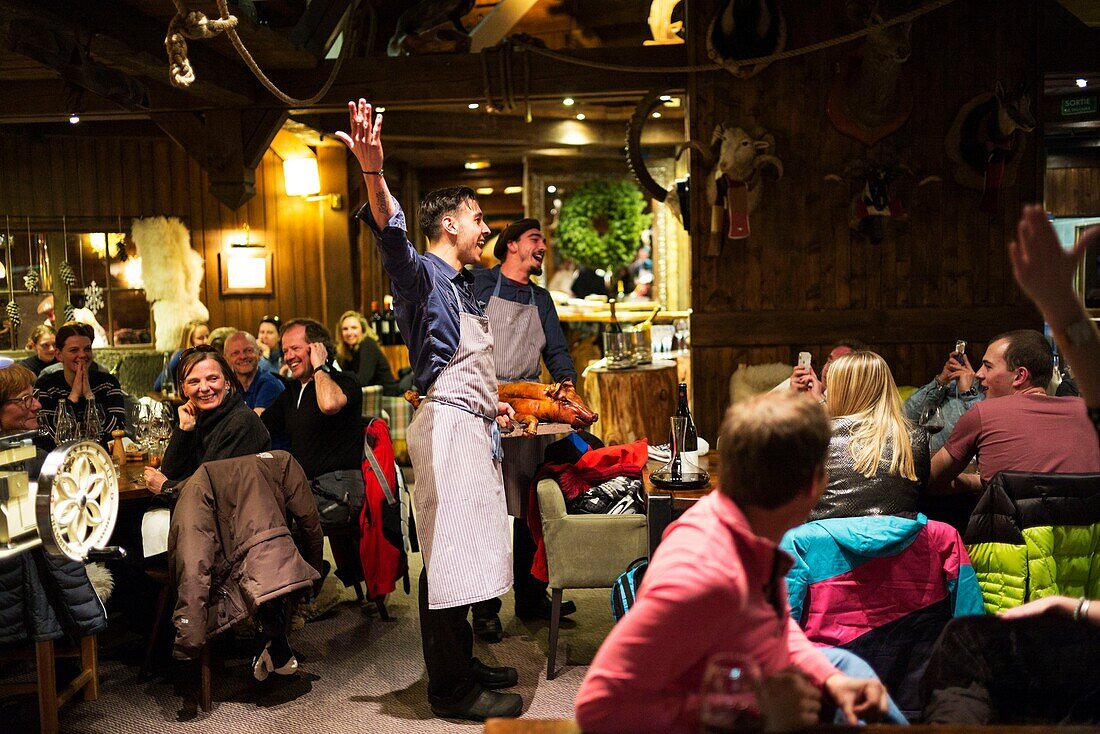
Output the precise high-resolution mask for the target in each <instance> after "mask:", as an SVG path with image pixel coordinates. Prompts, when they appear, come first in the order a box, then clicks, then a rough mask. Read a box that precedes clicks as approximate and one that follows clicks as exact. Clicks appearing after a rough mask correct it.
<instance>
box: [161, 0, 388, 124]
mask: <svg viewBox="0 0 1100 734" xmlns="http://www.w3.org/2000/svg"><path fill="white" fill-rule="evenodd" d="M172 2H173V3H174V4H175V6H176V15H175V17H173V18H172V20H171V22H170V23H169V24H168V35H167V36H166V37H165V39H164V46H165V48H166V49H167V50H168V63H169V77H170V78H171V80H172V84H173V85H175V86H177V87H182V88H186V87H189V86H191V84H192V83H193V82H194V81H195V72H194V69H193V68H192V67H191V61H190V59H188V57H187V41H186V40H185V39H186V38H191V39H202V38H213V37H214V36H216V35H217V34H219V33H222V32H224V33H225V34H226V36H228V37H229V40H230V42H231V43H232V44H233V48H235V49H237V53H238V54H240V57H241V58H242V59H244V62H245V64H246V65H247V66H248V68H249V70H250V71H251V72H252V73H253V75H255V77H256V78H257V79H259V80H260V83H261V84H263V85H264V88H265V89H267V91H269V92H271V94H273V95H275V97H276V98H277V99H278V100H279V101H280V102H282V103H283V104H285V105H288V106H290V107H309V106H311V105H313V104H316V103H317V102H319V101H320V100H321V99H322V98H323V97H324V96H325V95H326V94H328V91H329V89H331V88H332V85H333V83H335V81H336V77H337V76H339V74H340V68H341V67H342V66H343V65H344V60H345V59H347V57H348V56H350V55H351V47H352V46H353V45H354V40H355V39H354V38H353V36H354V35H355V34H354V25H353V23H352V19H353V18H354V17H355V13H356V11H357V10H358V9H359V4H360V2H361V0H353V2H352V4H351V8H350V9H349V10H348V14H347V16H345V19H344V28H343V30H342V31H341V32H342V33H343V36H344V40H343V46H342V47H341V48H340V56H339V57H338V58H337V59H336V64H335V65H334V66H333V67H332V73H330V74H329V77H328V79H327V80H326V81H325V83H324V85H323V86H322V87H321V89H320V90H319V91H318V92H317V93H316V94H315V95H313V96H312V97H309V98H308V99H298V98H296V97H291V96H290V95H288V94H286V93H284V92H283V91H282V90H281V89H279V88H278V87H277V86H275V83H274V82H272V81H271V80H270V79H268V77H267V75H266V74H264V72H263V70H262V69H261V68H260V66H259V64H257V63H256V60H255V59H254V58H252V54H251V53H249V51H248V49H247V48H246V47H245V45H244V42H243V41H242V40H241V37H240V36H239V35H238V34H237V29H236V27H237V18H236V17H235V16H233V15H230V14H229V6H228V4H227V3H226V0H218V12H220V13H221V17H220V18H218V19H217V20H210V19H209V18H207V17H206V15H204V14H203V13H200V12H197V11H193V12H188V11H187V10H186V8H185V7H184V3H185V0H172ZM372 10H373V9H372ZM374 20H375V19H374V15H373V12H372V14H371V33H370V37H371V38H373V37H374Z"/></svg>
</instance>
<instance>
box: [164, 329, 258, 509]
mask: <svg viewBox="0 0 1100 734" xmlns="http://www.w3.org/2000/svg"><path fill="white" fill-rule="evenodd" d="M178 372H179V387H180V390H181V391H182V392H183V396H184V397H185V398H186V399H187V402H186V403H184V404H183V405H181V406H180V407H179V425H178V426H176V427H175V429H174V430H173V431H172V438H171V440H170V441H169V443H168V449H167V450H166V451H165V452H164V463H163V464H162V465H161V468H160V470H158V469H154V468H152V467H147V468H146V469H145V484H146V486H148V487H149V490H150V491H152V492H153V493H155V494H161V493H163V494H164V495H166V496H168V497H172V496H173V494H174V492H175V487H176V485H177V484H179V483H180V482H181V481H183V480H184V479H187V478H188V477H189V476H191V475H192V474H193V473H195V471H196V470H197V469H198V468H199V467H200V466H201V465H202V464H203V462H206V461H216V460H218V459H232V458H235V457H237V456H248V455H249V454H257V453H259V452H261V451H267V450H269V449H270V448H271V437H270V436H268V433H267V428H265V427H264V424H263V423H262V422H261V421H260V417H259V416H258V415H256V414H255V413H253V412H252V410H251V409H249V407H248V406H247V405H246V404H245V402H244V398H243V397H242V396H241V395H242V393H243V391H242V390H241V384H240V383H239V382H238V381H237V377H236V375H234V374H233V370H232V369H231V368H230V367H229V363H228V362H226V361H225V357H223V356H222V355H221V353H220V352H218V351H217V350H215V349H214V348H213V347H211V346H207V345H202V346H198V347H192V348H191V349H187V350H186V351H184V352H183V355H182V356H181V357H180V364H179V370H178Z"/></svg>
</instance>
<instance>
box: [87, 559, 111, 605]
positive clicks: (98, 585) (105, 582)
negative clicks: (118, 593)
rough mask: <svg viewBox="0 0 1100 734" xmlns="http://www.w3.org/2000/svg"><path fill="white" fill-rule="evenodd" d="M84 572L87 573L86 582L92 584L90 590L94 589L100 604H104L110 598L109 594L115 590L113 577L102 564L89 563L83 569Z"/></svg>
mask: <svg viewBox="0 0 1100 734" xmlns="http://www.w3.org/2000/svg"><path fill="white" fill-rule="evenodd" d="M84 570H85V571H87V572H88V580H89V581H91V582H92V588H93V589H95V593H96V596H98V597H99V600H100V601H101V602H102V603H104V604H106V603H107V600H108V599H110V598H111V592H112V591H114V590H115V577H114V576H112V575H111V572H110V571H108V570H107V567H106V566H104V565H103V564H102V563H89V564H88V565H86V566H85V567H84Z"/></svg>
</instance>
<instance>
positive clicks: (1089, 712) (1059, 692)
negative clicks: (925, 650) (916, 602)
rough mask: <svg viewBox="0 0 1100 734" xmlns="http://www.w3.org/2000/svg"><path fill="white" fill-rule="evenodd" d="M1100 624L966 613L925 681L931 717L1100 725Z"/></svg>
mask: <svg viewBox="0 0 1100 734" xmlns="http://www.w3.org/2000/svg"><path fill="white" fill-rule="evenodd" d="M1097 659H1100V627H1096V626H1093V625H1087V624H1074V623H1073V622H1072V621H1070V620H1068V619H1065V618H1064V617H1050V616H1045V617H1032V618H1028V619H1018V620H1006V619H999V618H997V617H992V616H989V617H959V618H958V619H954V620H952V621H951V622H950V623H949V624H948V625H947V627H945V628H944V631H943V634H941V635H940V639H939V640H938V641H937V642H936V648H935V651H934V652H933V654H932V658H931V660H930V661H929V662H928V668H927V669H926V670H925V674H924V679H923V681H922V683H921V688H922V693H923V694H924V698H925V700H926V701H927V705H926V707H925V710H924V715H925V722H926V723H933V724H937V723H954V724H1024V723H1036V722H1048V723H1051V724H1056V723H1063V724H1068V723H1080V724H1096V723H1100V667H1097V665H1096V661H1097Z"/></svg>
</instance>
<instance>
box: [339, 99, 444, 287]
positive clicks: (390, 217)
mask: <svg viewBox="0 0 1100 734" xmlns="http://www.w3.org/2000/svg"><path fill="white" fill-rule="evenodd" d="M348 116H349V124H350V127H351V132H350V133H345V132H343V131H337V133H336V137H337V138H338V139H339V140H340V142H342V143H343V144H344V145H346V146H347V147H348V149H349V150H350V151H351V152H352V155H354V156H355V160H356V161H358V163H359V167H360V168H361V169H362V172H363V177H364V179H365V182H366V186H367V204H366V206H365V207H364V209H363V210H361V211H360V212H359V215H358V216H359V218H360V219H362V220H363V221H364V222H366V224H367V226H369V227H370V228H371V230H372V231H373V232H374V234H375V240H376V241H377V243H378V249H379V250H380V252H381V254H382V267H384V268H385V269H386V273H387V274H389V276H390V281H391V282H392V284H393V290H394V295H395V296H402V297H404V298H406V299H408V300H411V301H419V300H421V298H422V297H423V294H424V293H425V292H426V288H427V286H428V284H429V283H430V278H429V277H428V275H427V274H426V273H425V272H424V269H423V267H421V264H420V256H419V255H418V254H417V252H416V248H415V247H413V245H412V243H411V242H409V238H408V235H407V234H406V233H407V227H406V225H405V213H404V212H403V211H402V210H401V207H400V206H399V205H398V203H397V201H396V200H395V199H394V198H393V195H392V194H391V193H390V188H389V186H388V185H387V184H386V178H385V176H384V175H383V172H382V162H383V160H384V158H385V156H384V155H383V151H382V115H381V114H379V115H378V116H377V117H375V116H374V115H373V110H372V109H371V106H370V105H369V104H367V101H366V100H365V99H360V100H359V102H358V103H356V102H348Z"/></svg>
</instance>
